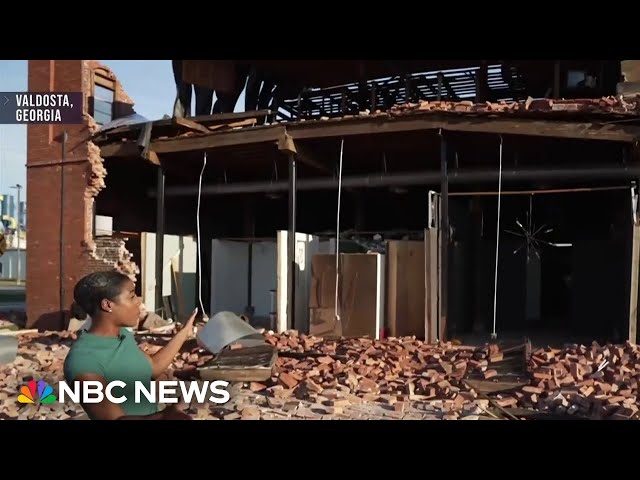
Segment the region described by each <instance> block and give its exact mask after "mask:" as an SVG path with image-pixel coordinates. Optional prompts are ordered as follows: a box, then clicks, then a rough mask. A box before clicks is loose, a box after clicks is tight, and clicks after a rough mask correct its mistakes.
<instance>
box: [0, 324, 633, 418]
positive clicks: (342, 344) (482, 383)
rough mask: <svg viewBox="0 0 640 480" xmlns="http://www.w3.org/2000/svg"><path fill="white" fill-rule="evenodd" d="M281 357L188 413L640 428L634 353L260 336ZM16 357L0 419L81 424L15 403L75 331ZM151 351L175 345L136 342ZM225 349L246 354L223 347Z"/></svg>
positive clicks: (194, 355) (196, 363) (42, 338)
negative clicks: (610, 422)
mask: <svg viewBox="0 0 640 480" xmlns="http://www.w3.org/2000/svg"><path fill="white" fill-rule="evenodd" d="M264 336H265V340H266V344H268V345H273V346H274V347H275V348H277V353H278V357H277V359H276V361H275V364H274V367H273V370H272V374H271V377H270V378H266V380H264V381H259V382H258V381H248V382H234V383H232V385H231V387H230V392H231V400H230V401H229V402H228V403H226V404H224V405H218V404H213V403H211V404H208V403H207V404H202V405H196V404H192V405H191V406H190V409H189V413H191V414H192V416H193V418H195V419H198V420H200V419H203V420H204V419H208V420H216V419H224V420H231V419H239V420H254V419H256V420H257V419H274V420H276V419H292V418H293V419H300V418H303V419H335V420H340V419H405V420H421V419H447V420H448V419H451V420H454V419H469V420H483V419H486V420H494V419H527V418H545V417H552V416H553V417H562V418H565V417H566V418H585V419H601V418H607V419H609V418H610V419H637V418H638V397H637V387H638V381H637V376H638V374H640V350H639V348H638V346H636V345H633V344H630V343H627V344H624V345H604V346H600V345H598V344H596V343H594V344H592V345H590V346H584V345H568V346H566V347H565V348H562V349H555V348H544V349H531V345H530V343H528V342H524V343H523V344H521V345H515V346H510V347H508V346H506V345H496V344H486V345H482V346H465V345H456V344H454V343H452V342H443V343H439V344H428V343H425V342H423V341H421V340H418V339H416V338H414V337H398V338H386V339H383V340H373V339H369V338H337V339H332V338H320V337H313V336H308V335H304V334H299V333H298V332H296V331H287V332H284V333H278V334H275V333H273V332H265V333H264ZM18 338H19V348H18V357H17V358H16V360H15V361H14V362H13V363H11V364H8V365H0V418H5V419H6V418H11V419H14V418H17V419H27V418H36V419H41V418H42V419H44V418H57V419H74V418H86V415H84V412H83V411H82V408H81V407H80V406H79V405H61V404H49V405H42V406H41V407H40V408H39V409H38V410H36V409H35V406H34V405H22V404H20V403H18V402H17V397H18V394H19V393H18V390H19V389H20V387H21V386H22V385H24V384H26V383H27V382H28V381H30V380H34V379H35V380H44V381H45V382H47V384H49V385H54V386H55V385H56V384H57V382H58V381H60V380H62V366H63V362H64V358H65V356H66V353H67V352H68V349H69V347H70V345H71V343H72V342H73V341H74V340H75V338H76V334H75V333H72V332H45V333H33V332H31V333H26V334H24V335H19V337H18ZM136 338H137V340H138V342H139V345H140V347H141V348H142V349H143V350H144V351H146V352H148V353H154V352H155V351H157V350H159V349H160V348H161V347H162V345H164V344H166V342H168V340H169V339H170V338H171V335H168V334H167V333H166V332H165V333H163V334H158V335H154V334H142V335H138V336H137V337H136ZM228 348H234V349H235V348H241V346H238V345H230V346H229V347H228ZM213 358H214V355H212V354H210V353H209V352H206V351H204V350H202V349H201V348H200V347H199V346H198V345H196V344H195V343H193V342H192V343H188V344H185V347H184V348H183V351H181V352H180V353H179V354H178V355H176V358H175V360H174V362H173V363H172V365H171V367H170V368H169V370H168V371H167V373H166V375H165V376H164V377H163V378H162V379H183V380H195V381H198V372H199V370H198V369H199V368H201V367H203V366H205V365H206V364H207V363H208V362H209V361H211V360H212V359H213Z"/></svg>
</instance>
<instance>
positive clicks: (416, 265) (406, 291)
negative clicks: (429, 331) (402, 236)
mask: <svg viewBox="0 0 640 480" xmlns="http://www.w3.org/2000/svg"><path fill="white" fill-rule="evenodd" d="M387 258H388V260H387V262H388V263H387V266H388V276H387V281H388V285H389V287H388V289H387V307H388V308H387V323H388V326H389V334H390V335H391V336H394V337H398V336H411V335H415V336H416V337H418V338H423V337H424V334H425V328H424V320H425V246H424V242H420V241H407V240H392V241H390V242H389V250H388V255H387Z"/></svg>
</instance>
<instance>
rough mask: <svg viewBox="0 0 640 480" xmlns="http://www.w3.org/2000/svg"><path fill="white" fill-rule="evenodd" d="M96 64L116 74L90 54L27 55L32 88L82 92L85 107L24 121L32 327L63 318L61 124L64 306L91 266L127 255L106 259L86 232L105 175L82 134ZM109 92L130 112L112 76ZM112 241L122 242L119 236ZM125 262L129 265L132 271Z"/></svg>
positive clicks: (87, 130)
mask: <svg viewBox="0 0 640 480" xmlns="http://www.w3.org/2000/svg"><path fill="white" fill-rule="evenodd" d="M96 68H100V69H102V70H104V71H106V72H107V74H108V76H110V77H111V78H112V79H115V77H114V75H113V73H111V72H109V70H108V69H107V68H106V67H104V66H102V65H100V64H99V62H96V61H93V60H30V61H29V90H30V91H33V92H46V91H61V92H77V91H82V92H83V93H84V102H83V103H84V111H85V120H84V123H83V124H82V125H29V126H28V128H27V185H28V188H27V204H28V205H29V255H27V326H28V327H30V328H33V327H37V328H48V329H60V328H63V327H64V325H65V322H66V318H65V316H63V315H62V314H61V313H60V214H61V212H60V203H61V201H60V200H61V184H62V182H61V174H62V172H61V167H62V165H61V161H62V144H61V142H60V138H59V137H60V135H61V134H62V133H63V131H65V130H66V132H67V135H68V139H67V147H66V155H65V161H64V204H63V208H64V220H63V229H64V234H63V235H64V247H63V255H64V259H63V262H62V263H63V271H64V273H63V287H64V298H63V302H62V305H63V308H64V309H68V308H69V306H70V305H71V302H72V301H73V287H74V285H75V283H76V282H77V281H78V280H79V279H80V278H81V277H82V276H84V275H86V274H87V273H90V272H91V271H93V270H94V269H96V268H97V267H100V269H102V268H104V266H105V264H106V265H111V266H112V267H113V268H115V267H116V264H117V261H121V260H123V259H124V258H125V257H126V254H122V255H123V256H122V258H120V257H118V259H117V260H116V261H114V262H111V263H109V260H107V262H106V263H105V260H104V258H105V257H104V256H101V255H106V258H107V259H110V257H109V255H111V252H110V250H109V248H108V246H107V245H106V244H105V245H103V246H100V245H97V244H95V243H94V240H93V238H92V231H93V224H92V221H93V215H92V211H93V202H94V197H95V196H96V195H97V194H98V193H99V192H100V190H101V189H102V188H104V185H105V183H104V179H105V176H106V175H107V172H106V170H105V169H104V165H103V160H102V158H100V154H99V153H100V152H99V150H98V148H97V147H96V146H95V145H93V144H92V143H90V142H88V141H87V138H88V137H89V136H90V135H91V133H93V131H95V128H96V124H95V122H94V121H93V118H92V117H91V116H90V115H88V106H89V98H90V96H91V95H92V91H93V88H92V85H93V81H94V80H93V72H94V71H95V69H96ZM115 97H116V98H115V101H116V105H117V111H116V114H117V115H123V114H126V113H128V112H130V111H132V103H133V102H132V101H131V99H130V98H129V97H128V96H127V94H126V93H125V92H124V90H123V89H122V86H121V85H120V84H119V83H117V81H116V96H115ZM117 241H118V242H120V243H121V244H122V245H121V246H122V248H123V245H124V243H123V241H122V240H117ZM106 243H109V242H106ZM101 248H103V249H104V251H101ZM119 248H120V247H119ZM118 255H121V254H120V253H119V254H118ZM96 256H97V257H98V258H99V259H100V260H97V259H96ZM96 262H97V263H96ZM128 268H129V270H131V271H132V272H135V270H136V269H135V268H133V269H131V267H128Z"/></svg>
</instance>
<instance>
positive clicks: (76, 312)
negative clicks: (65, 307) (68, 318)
mask: <svg viewBox="0 0 640 480" xmlns="http://www.w3.org/2000/svg"><path fill="white" fill-rule="evenodd" d="M127 280H129V277H127V276H126V275H124V274H122V273H120V272H116V271H115V270H112V271H105V272H94V273H90V274H89V275H87V276H85V277H83V278H81V279H80V280H79V281H78V283H76V286H75V288H74V289H73V299H74V304H73V305H72V306H71V314H72V315H73V316H74V317H75V318H77V319H78V320H84V319H85V318H86V317H87V315H90V316H92V317H93V316H94V315H95V314H96V312H97V311H98V310H99V309H100V302H102V300H104V299H108V300H113V299H115V297H117V296H118V295H120V292H121V291H122V285H123V284H124V283H125V282H126V281H127Z"/></svg>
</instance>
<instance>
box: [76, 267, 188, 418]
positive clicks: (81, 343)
mask: <svg viewBox="0 0 640 480" xmlns="http://www.w3.org/2000/svg"><path fill="white" fill-rule="evenodd" d="M73 297H74V300H75V303H76V305H75V307H74V308H76V309H77V308H78V307H79V308H80V309H81V310H82V312H81V313H84V314H86V315H88V316H89V317H90V318H91V326H90V328H89V329H88V330H87V331H81V332H79V333H78V339H77V340H76V341H75V342H74V343H73V345H72V346H71V349H70V351H69V354H68V355H67V358H66V359H65V362H64V376H65V380H66V381H67V383H69V384H72V383H73V382H74V381H80V382H84V381H88V380H93V381H98V382H100V383H102V385H103V387H104V388H106V386H107V384H108V383H110V382H112V381H115V380H120V381H122V382H124V383H125V385H126V387H124V389H121V388H119V387H115V388H114V389H113V392H112V395H113V396H114V397H121V396H125V397H126V401H124V402H123V403H117V404H116V403H111V402H110V401H109V400H108V399H107V398H106V395H105V399H104V401H102V402H100V403H86V404H83V405H82V406H83V408H84V410H85V412H87V415H88V416H89V418H91V419H92V420H115V419H119V420H190V419H191V417H189V416H188V415H187V414H185V413H183V412H181V411H180V410H179V409H178V408H177V407H176V405H175V404H170V405H169V406H168V407H167V408H165V409H164V410H162V411H159V409H158V405H156V404H155V403H152V402H150V401H148V400H147V398H146V397H145V395H143V394H141V395H140V398H139V400H140V403H136V395H135V393H136V392H135V382H143V383H144V386H145V388H146V389H147V391H150V388H151V382H152V380H153V379H155V378H157V377H158V376H159V375H161V374H162V373H163V372H164V371H165V370H166V369H167V367H168V366H169V365H170V364H171V361H172V360H173V358H174V357H175V356H176V354H177V353H178V352H179V351H180V347H182V345H183V344H184V342H185V341H186V340H187V339H188V338H189V337H190V336H191V335H192V334H193V332H194V327H193V322H194V319H195V316H196V313H197V309H196V310H194V312H193V314H192V315H191V317H189V319H188V320H187V322H186V323H185V325H184V328H182V330H180V331H179V332H178V333H176V335H175V336H174V337H173V338H172V339H171V341H169V343H168V344H167V345H166V346H164V347H163V348H162V349H161V350H159V351H158V352H156V353H155V354H154V355H147V354H146V353H145V352H143V351H142V350H141V349H140V348H139V346H138V344H137V343H136V341H135V339H134V337H133V334H132V333H131V331H130V330H129V329H128V328H127V327H134V326H136V325H137V324H138V321H139V318H140V305H141V301H140V298H139V297H138V296H137V295H136V292H135V286H134V284H133V282H132V281H131V280H129V278H128V277H127V276H126V275H123V274H121V273H118V272H115V271H111V272H96V273H92V274H90V275H87V276H86V277H84V278H82V279H81V280H80V281H79V282H78V283H77V284H76V286H75V289H74V292H73ZM103 391H104V390H103Z"/></svg>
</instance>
